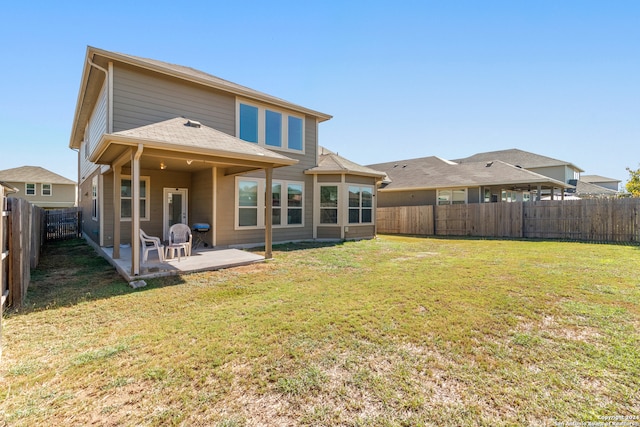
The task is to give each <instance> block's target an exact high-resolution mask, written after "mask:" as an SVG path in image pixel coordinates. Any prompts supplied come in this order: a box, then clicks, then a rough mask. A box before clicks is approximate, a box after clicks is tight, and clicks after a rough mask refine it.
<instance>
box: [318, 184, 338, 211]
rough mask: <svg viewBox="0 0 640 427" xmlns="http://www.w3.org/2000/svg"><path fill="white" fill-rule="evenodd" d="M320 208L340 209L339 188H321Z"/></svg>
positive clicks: (332, 186)
mask: <svg viewBox="0 0 640 427" xmlns="http://www.w3.org/2000/svg"><path fill="white" fill-rule="evenodd" d="M320 207H321V208H334V207H338V187H337V186H335V185H331V186H329V185H323V186H322V187H320Z"/></svg>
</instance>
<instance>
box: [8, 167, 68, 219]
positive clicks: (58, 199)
mask: <svg viewBox="0 0 640 427" xmlns="http://www.w3.org/2000/svg"><path fill="white" fill-rule="evenodd" d="M0 181H4V182H5V183H7V184H8V185H11V186H12V187H15V188H16V189H17V190H18V191H17V192H16V193H15V194H13V195H12V197H17V198H21V199H25V200H27V201H28V202H29V203H32V204H34V205H36V206H39V207H41V208H44V209H65V208H72V207H74V206H75V205H76V188H77V186H76V183H75V181H72V180H70V179H69V178H65V177H64V176H62V175H58V174H57V173H55V172H51V171H50V170H48V169H45V168H43V167H40V166H20V167H17V168H11V169H5V170H2V171H0Z"/></svg>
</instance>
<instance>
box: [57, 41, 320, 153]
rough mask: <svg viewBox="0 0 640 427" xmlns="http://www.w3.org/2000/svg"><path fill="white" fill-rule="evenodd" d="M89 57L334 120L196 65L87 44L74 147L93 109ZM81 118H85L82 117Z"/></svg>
mask: <svg viewBox="0 0 640 427" xmlns="http://www.w3.org/2000/svg"><path fill="white" fill-rule="evenodd" d="M88 60H91V61H93V62H94V63H96V64H100V66H102V67H103V68H105V69H106V67H108V62H109V61H115V62H120V63H125V64H128V65H132V66H135V67H139V68H143V69H146V70H150V71H153V72H157V73H160V74H165V75H168V76H172V77H176V78H179V79H182V80H186V81H190V82H193V83H197V84H200V85H204V86H208V87H211V88H214V89H218V90H223V91H225V92H229V93H232V94H234V95H238V96H242V97H245V98H249V99H253V100H256V101H260V102H266V103H269V104H272V105H277V106H279V107H282V108H286V109H290V110H293V111H297V112H300V113H302V114H307V115H310V116H314V117H317V118H318V120H319V121H321V122H322V121H326V120H329V119H331V117H332V116H330V115H329V114H325V113H321V112H319V111H315V110H312V109H309V108H306V107H302V106H300V105H297V104H294V103H291V102H289V101H286V100H284V99H281V98H277V97H275V96H272V95H269V94H266V93H264V92H260V91H257V90H254V89H251V88H248V87H246V86H242V85H239V84H236V83H233V82H230V81H228V80H224V79H221V78H219V77H216V76H214V75H211V74H208V73H205V72H203V71H200V70H196V69H195V68H191V67H185V66H183V65H176V64H171V63H168V62H163V61H158V60H156V59H150V58H142V57H139V56H134V55H128V54H125V53H118V52H110V51H107V50H103V49H98V48H95V47H92V46H87V53H86V59H85V63H84V70H83V73H82V80H81V82H80V90H79V93H78V100H77V104H76V111H75V115H74V120H73V128H72V130H71V140H70V142H69V146H70V147H71V148H78V147H79V146H80V141H81V137H80V135H81V134H82V132H83V130H84V122H85V120H87V119H88V116H89V114H90V112H86V111H85V112H83V111H82V106H83V104H84V103H85V102H86V101H85V95H86V93H87V91H88V86H89V83H90V77H91V75H92V73H91V70H92V68H93V67H92V66H90V65H89V64H88ZM98 74H100V78H99V79H91V81H92V82H93V84H94V85H95V86H101V85H102V82H103V81H104V73H102V72H101V71H99V72H98ZM81 118H82V119H81Z"/></svg>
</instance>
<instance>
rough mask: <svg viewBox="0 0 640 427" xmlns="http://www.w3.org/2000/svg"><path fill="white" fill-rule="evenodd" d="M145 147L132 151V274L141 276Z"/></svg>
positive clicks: (139, 145) (140, 145)
mask: <svg viewBox="0 0 640 427" xmlns="http://www.w3.org/2000/svg"><path fill="white" fill-rule="evenodd" d="M143 148H144V146H143V145H142V144H138V149H137V150H136V151H133V150H131V273H132V275H134V276H137V275H139V274H140V237H139V236H140V157H141V156H142V150H143Z"/></svg>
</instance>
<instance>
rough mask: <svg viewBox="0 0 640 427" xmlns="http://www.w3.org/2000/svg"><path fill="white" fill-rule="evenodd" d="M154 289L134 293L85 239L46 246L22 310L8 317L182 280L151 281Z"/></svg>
mask: <svg viewBox="0 0 640 427" xmlns="http://www.w3.org/2000/svg"><path fill="white" fill-rule="evenodd" d="M147 283H148V284H149V285H152V286H146V287H144V288H138V289H133V288H131V287H130V286H129V285H128V283H127V282H126V281H125V280H124V279H123V278H122V276H120V274H118V272H117V271H116V269H115V268H114V267H113V266H112V265H111V264H109V263H108V262H107V260H105V259H104V258H102V257H101V256H100V255H98V254H97V253H96V252H95V251H94V250H93V248H91V246H89V245H88V244H87V243H86V242H85V241H84V240H82V239H73V240H64V241H58V242H50V243H47V244H46V245H45V246H44V247H43V251H42V253H41V254H40V263H39V265H38V267H37V268H35V269H33V270H31V282H30V283H29V288H28V289H27V295H26V298H25V301H24V303H23V305H22V307H20V308H17V309H12V308H11V307H10V308H9V309H8V310H7V311H5V314H7V315H18V314H26V313H30V312H33V311H41V310H48V309H53V308H58V307H68V306H73V305H76V304H78V303H81V302H87V301H94V300H100V299H106V298H112V297H117V296H120V295H125V294H130V293H134V292H144V291H145V290H148V289H156V288H159V287H165V286H173V285H177V284H180V283H183V280H182V279H181V278H180V276H171V277H165V278H160V279H153V280H148V281H147Z"/></svg>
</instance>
